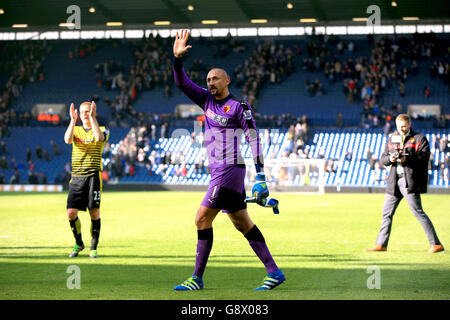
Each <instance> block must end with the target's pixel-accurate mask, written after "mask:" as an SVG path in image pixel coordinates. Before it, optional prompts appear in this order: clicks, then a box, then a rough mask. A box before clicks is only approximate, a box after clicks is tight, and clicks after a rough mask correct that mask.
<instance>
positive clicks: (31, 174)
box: [28, 171, 39, 184]
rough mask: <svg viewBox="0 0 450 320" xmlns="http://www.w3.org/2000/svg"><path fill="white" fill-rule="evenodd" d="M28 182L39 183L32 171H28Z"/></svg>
mask: <svg viewBox="0 0 450 320" xmlns="http://www.w3.org/2000/svg"><path fill="white" fill-rule="evenodd" d="M28 184H39V179H38V176H37V175H36V173H35V172H33V171H28Z"/></svg>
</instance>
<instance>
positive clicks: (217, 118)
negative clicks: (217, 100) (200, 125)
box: [205, 109, 228, 126]
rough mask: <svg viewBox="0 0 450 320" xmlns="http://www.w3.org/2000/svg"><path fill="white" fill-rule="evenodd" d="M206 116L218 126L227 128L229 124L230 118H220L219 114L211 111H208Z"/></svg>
mask: <svg viewBox="0 0 450 320" xmlns="http://www.w3.org/2000/svg"><path fill="white" fill-rule="evenodd" d="M205 115H206V116H207V117H208V118H210V119H211V120H212V121H214V122H217V123H218V124H220V125H222V126H226V125H227V123H228V118H226V117H222V116H219V115H218V114H215V113H214V112H213V111H211V109H208V110H207V111H206V113H205Z"/></svg>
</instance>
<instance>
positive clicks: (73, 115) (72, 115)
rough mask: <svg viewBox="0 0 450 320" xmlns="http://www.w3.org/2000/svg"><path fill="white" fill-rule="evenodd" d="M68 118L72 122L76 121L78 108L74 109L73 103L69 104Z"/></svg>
mask: <svg viewBox="0 0 450 320" xmlns="http://www.w3.org/2000/svg"><path fill="white" fill-rule="evenodd" d="M70 119H71V120H73V121H74V122H77V120H78V110H75V106H74V104H73V103H72V104H71V105H70Z"/></svg>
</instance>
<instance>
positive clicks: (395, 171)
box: [366, 114, 444, 253]
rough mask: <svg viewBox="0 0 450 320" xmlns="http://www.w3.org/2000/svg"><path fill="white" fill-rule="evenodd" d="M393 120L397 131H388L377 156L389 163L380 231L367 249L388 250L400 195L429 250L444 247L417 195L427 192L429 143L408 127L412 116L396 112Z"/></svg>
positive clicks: (371, 250) (386, 163) (442, 248)
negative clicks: (414, 218)
mask: <svg viewBox="0 0 450 320" xmlns="http://www.w3.org/2000/svg"><path fill="white" fill-rule="evenodd" d="M395 124H396V126H397V131H396V132H394V133H392V134H390V135H389V138H388V142H387V144H386V147H385V150H384V153H383V154H382V156H381V159H380V160H381V163H382V164H383V165H385V166H386V167H387V166H391V169H390V173H389V177H388V180H387V187H386V197H385V200H384V204H383V218H382V221H381V227H380V232H379V234H378V238H377V240H376V242H375V246H374V247H373V248H368V249H366V251H368V252H373V251H386V250H387V246H388V242H389V236H390V233H391V227H392V219H393V217H394V213H395V210H396V209H397V207H398V205H399V203H400V201H401V200H402V199H403V198H405V199H406V202H407V203H408V205H409V208H410V209H411V211H412V213H413V214H414V215H415V216H416V218H417V220H419V222H420V224H421V225H422V227H423V229H424V231H425V234H426V236H427V238H428V240H429V242H430V245H431V247H430V249H429V250H428V252H429V253H436V252H440V251H444V246H443V245H442V244H441V243H440V241H439V238H438V236H437V235H436V231H435V229H434V227H433V224H432V223H431V220H430V219H429V218H428V216H427V214H426V213H425V212H424V211H423V209H422V201H421V198H420V194H421V193H425V192H427V186H428V160H429V158H430V145H429V143H428V140H427V138H426V137H425V136H424V135H423V134H420V133H417V132H415V131H414V130H413V129H412V128H411V120H410V118H409V116H408V115H407V114H400V115H399V116H397V118H396V120H395Z"/></svg>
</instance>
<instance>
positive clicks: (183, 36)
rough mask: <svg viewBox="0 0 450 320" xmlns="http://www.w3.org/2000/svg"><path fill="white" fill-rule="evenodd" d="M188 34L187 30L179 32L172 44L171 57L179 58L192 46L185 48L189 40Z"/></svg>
mask: <svg viewBox="0 0 450 320" xmlns="http://www.w3.org/2000/svg"><path fill="white" fill-rule="evenodd" d="M189 34H190V32H189V31H188V30H181V32H180V34H178V32H177V35H176V38H175V42H174V43H173V55H174V56H175V57H177V58H181V57H182V56H183V55H184V54H185V53H186V52H187V51H188V50H189V49H191V48H192V46H186V42H187V40H188V39H189Z"/></svg>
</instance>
